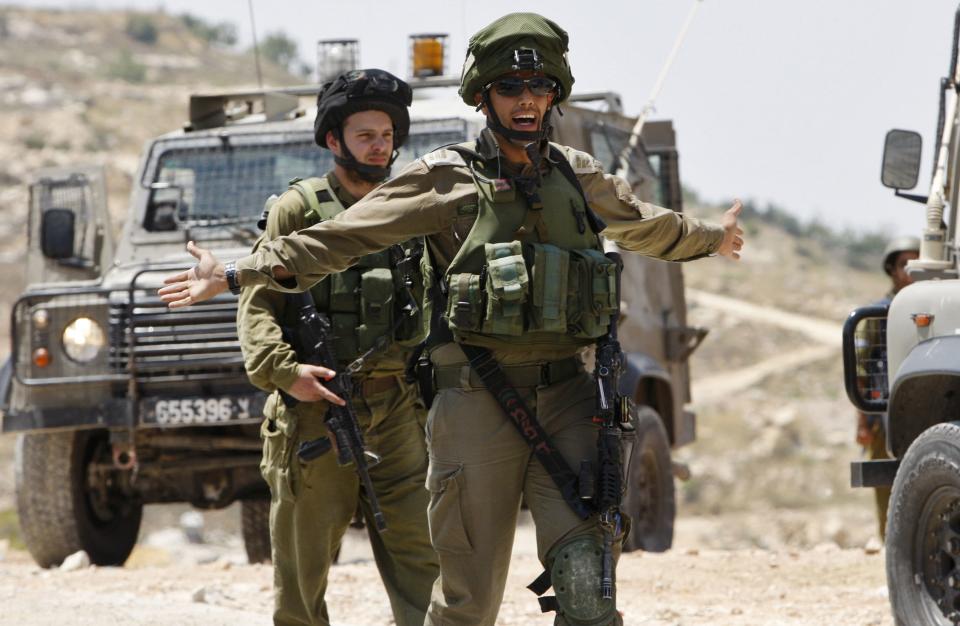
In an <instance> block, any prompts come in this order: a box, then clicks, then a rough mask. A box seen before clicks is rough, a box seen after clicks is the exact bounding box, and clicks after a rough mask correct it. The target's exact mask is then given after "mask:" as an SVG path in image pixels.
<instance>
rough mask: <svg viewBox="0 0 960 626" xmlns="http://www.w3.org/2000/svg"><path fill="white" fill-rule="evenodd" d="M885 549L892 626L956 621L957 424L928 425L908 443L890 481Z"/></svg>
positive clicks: (959, 603) (959, 544)
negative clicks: (908, 445)
mask: <svg viewBox="0 0 960 626" xmlns="http://www.w3.org/2000/svg"><path fill="white" fill-rule="evenodd" d="M886 547H887V586H888V589H889V593H890V604H891V607H892V608H893V615H894V619H895V620H896V623H897V624H899V625H900V626H927V625H930V626H933V625H937V626H939V625H941V624H942V625H944V626H953V625H954V624H956V623H957V622H958V621H960V424H958V423H956V422H954V423H948V424H938V425H937V426H933V427H931V428H929V429H927V430H926V431H925V432H924V433H923V434H921V435H920V436H919V437H917V439H916V440H915V441H914V442H913V443H912V444H911V445H910V448H909V449H908V450H907V453H906V454H905V455H904V457H903V459H902V461H901V463H900V468H899V469H898V470H897V476H896V478H895V479H894V482H893V492H892V493H891V496H890V508H889V512H888V514H887V538H886ZM950 583H953V584H952V585H951V584H950ZM947 613H953V615H952V616H951V617H952V618H954V619H951V618H950V617H947Z"/></svg>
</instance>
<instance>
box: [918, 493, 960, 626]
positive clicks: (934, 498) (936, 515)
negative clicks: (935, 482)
mask: <svg viewBox="0 0 960 626" xmlns="http://www.w3.org/2000/svg"><path fill="white" fill-rule="evenodd" d="M914 539H915V540H914V554H915V555H916V558H917V559H919V560H920V561H921V562H919V563H915V568H914V571H916V572H922V581H923V590H924V591H925V593H922V594H921V595H922V604H923V607H924V609H925V612H926V613H927V615H928V616H929V621H930V623H942V624H946V623H950V624H960V488H957V487H952V486H949V487H941V488H939V489H937V490H936V491H934V492H933V493H932V494H931V495H930V497H929V498H928V499H927V501H926V502H925V503H924V506H923V511H922V513H921V517H920V523H919V524H917V527H916V531H915V535H914ZM918 582H919V581H918ZM944 618H946V621H944Z"/></svg>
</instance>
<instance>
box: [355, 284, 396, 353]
mask: <svg viewBox="0 0 960 626" xmlns="http://www.w3.org/2000/svg"><path fill="white" fill-rule="evenodd" d="M394 289H395V287H394V284H393V273H392V272H391V271H390V270H389V269H387V268H375V269H368V270H366V271H365V272H364V273H363V275H362V277H361V279H360V310H361V319H362V320H363V324H361V325H360V326H359V327H358V328H357V343H358V345H359V347H360V350H367V349H369V348H370V347H372V346H373V345H374V343H375V342H376V341H377V339H379V338H380V337H383V336H384V335H386V334H387V333H389V332H390V329H391V324H392V319H393V297H394V296H393V294H394Z"/></svg>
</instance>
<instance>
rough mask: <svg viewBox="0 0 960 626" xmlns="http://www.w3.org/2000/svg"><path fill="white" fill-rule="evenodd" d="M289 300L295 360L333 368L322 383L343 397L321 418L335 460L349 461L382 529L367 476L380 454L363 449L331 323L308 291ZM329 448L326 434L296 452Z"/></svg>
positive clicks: (308, 454)
mask: <svg viewBox="0 0 960 626" xmlns="http://www.w3.org/2000/svg"><path fill="white" fill-rule="evenodd" d="M290 301H292V302H295V303H296V306H297V309H298V321H299V323H298V324H297V327H296V328H294V329H284V331H285V335H287V336H288V337H287V338H288V340H290V343H291V344H292V345H293V347H294V350H296V352H297V360H299V361H300V362H301V363H307V364H310V365H320V366H323V367H326V368H329V369H332V370H337V374H336V375H335V376H334V377H333V379H331V380H329V381H325V382H324V386H325V387H326V388H327V389H329V390H330V391H331V392H333V393H335V394H336V395H338V396H339V397H341V398H343V400H344V402H346V404H345V405H344V406H340V405H337V404H333V403H331V404H330V408H328V409H327V415H326V416H325V417H324V418H323V420H324V423H325V424H326V425H327V430H329V431H330V433H331V434H332V435H333V437H334V440H335V441H334V444H333V445H334V446H335V448H336V452H337V464H339V465H341V466H344V465H350V464H351V463H353V465H354V468H355V470H356V472H357V476H359V477H360V483H361V484H362V485H363V489H364V491H366V493H367V497H368V498H369V499H370V510H371V511H372V512H373V520H374V523H375V524H376V526H377V530H378V531H381V532H382V531H384V530H386V529H387V522H386V520H385V519H384V517H383V511H381V510H380V504H379V502H377V494H376V492H374V490H373V482H372V481H371V480H370V472H369V465H376V464H377V463H379V462H380V457H379V456H377V455H376V454H374V453H373V452H370V451H369V450H367V449H366V446H365V444H364V441H363V433H362V432H361V430H360V425H359V424H358V423H357V414H356V413H355V412H354V410H353V405H352V404H351V403H350V394H351V390H352V386H353V384H352V381H351V379H350V376H351V372H350V370H349V369H348V370H346V371H342V372H341V371H339V368H338V367H337V359H336V355H335V354H334V352H333V328H332V325H331V324H330V320H329V319H327V316H325V315H323V314H321V313H319V312H318V311H317V306H316V304H314V302H313V297H312V296H311V295H310V292H309V291H305V292H303V293H298V294H291V296H290ZM280 393H281V396H282V397H283V402H284V404H286V405H287V406H288V407H293V406H296V405H297V404H298V403H299V401H298V400H297V399H296V398H294V397H293V396H291V395H289V394H287V393H285V392H283V391H281V392H280ZM330 448H331V442H330V440H329V439H328V438H327V437H321V438H319V439H314V440H312V441H304V442H302V443H301V444H300V447H299V448H298V449H297V456H298V457H299V458H300V460H301V461H304V462H307V461H312V460H313V459H316V458H318V457H320V456H322V455H324V454H326V453H327V452H329V451H330ZM368 459H369V463H368Z"/></svg>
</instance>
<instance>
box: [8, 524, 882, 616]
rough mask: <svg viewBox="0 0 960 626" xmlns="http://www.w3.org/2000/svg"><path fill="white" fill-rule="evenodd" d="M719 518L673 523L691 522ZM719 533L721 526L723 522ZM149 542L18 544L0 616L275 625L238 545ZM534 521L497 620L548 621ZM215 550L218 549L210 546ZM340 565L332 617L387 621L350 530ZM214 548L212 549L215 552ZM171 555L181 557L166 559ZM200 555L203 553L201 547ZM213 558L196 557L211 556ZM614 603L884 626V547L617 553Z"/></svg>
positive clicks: (263, 576) (652, 610)
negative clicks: (58, 564)
mask: <svg viewBox="0 0 960 626" xmlns="http://www.w3.org/2000/svg"><path fill="white" fill-rule="evenodd" d="M705 523H706V524H718V525H723V524H724V523H730V520H727V521H726V522H725V521H724V520H723V519H720V518H717V519H710V520H705V519H701V520H697V519H693V520H680V522H679V528H678V538H679V540H680V543H681V544H683V543H686V541H685V540H684V539H683V537H684V535H689V534H690V533H689V532H688V529H689V528H690V526H691V525H700V528H699V529H698V531H697V532H702V531H703V528H702V525H703V524H705ZM718 530H719V529H718ZM152 543H155V542H151V541H147V542H146V543H145V544H144V545H141V546H139V547H138V548H137V551H136V552H135V553H134V556H133V558H132V559H131V563H130V565H129V566H128V567H125V568H89V569H83V570H79V571H73V572H63V571H59V570H40V569H39V568H37V567H35V566H34V565H33V564H32V562H31V561H30V560H29V557H28V556H27V555H26V554H25V553H23V552H10V551H8V552H7V554H6V558H5V560H4V561H2V562H0V623H2V624H11V625H12V624H17V625H23V626H35V625H41V624H43V625H46V624H71V625H76V626H88V625H89V626H93V625H94V624H96V625H101V624H123V625H124V626H141V625H142V626H147V625H167V624H170V625H177V626H188V625H197V626H201V625H202V626H219V625H223V626H247V625H250V626H253V625H260V626H265V625H266V624H269V623H270V603H271V594H270V585H271V571H270V568H269V567H268V566H263V565H255V566H251V565H240V564H239V562H240V561H242V555H241V554H240V549H239V546H237V545H233V546H232V547H222V548H220V549H219V551H218V550H217V549H216V548H214V547H209V546H208V547H207V548H206V550H207V552H206V553H204V552H202V551H201V550H202V548H195V549H194V550H195V551H194V552H193V553H191V552H189V551H182V550H181V551H178V550H173V551H172V552H171V551H170V550H164V549H161V548H158V547H152V546H151V544H152ZM533 543H534V542H533V537H532V526H530V525H529V524H525V525H521V526H520V527H519V532H518V533H517V540H516V544H515V549H514V558H513V562H512V566H511V572H510V577H509V580H508V583H507V590H506V595H505V599H504V602H503V606H502V608H501V611H500V618H499V620H498V622H497V623H498V624H502V625H503V626H528V625H529V626H533V625H542V626H546V625H547V624H550V623H552V622H551V620H550V619H549V617H545V616H542V615H541V614H540V613H539V611H538V609H537V603H536V600H535V598H534V596H533V595H532V594H531V593H530V592H529V591H527V590H526V589H525V588H524V587H525V586H526V585H527V584H528V583H529V582H530V581H532V580H533V579H534V578H535V577H536V576H537V575H538V574H539V573H540V572H539V567H540V566H539V563H538V561H537V559H536V555H535V554H534V553H533V550H532V549H531V546H533ZM210 550H214V554H210V553H209V551H210ZM344 550H345V551H344V555H345V557H344V560H345V563H343V564H341V565H339V566H337V567H335V568H334V569H333V572H332V579H331V582H330V591H329V592H328V601H329V603H330V613H331V616H332V618H333V623H334V624H337V625H338V626H386V625H388V624H391V623H393V622H392V620H391V618H390V613H389V607H388V604H387V600H386V597H385V596H384V593H383V590H382V587H381V585H380V582H379V580H378V579H377V575H376V568H375V567H374V565H373V562H372V560H371V556H370V553H369V549H367V548H366V546H365V541H364V538H363V537H362V535H360V534H359V533H357V534H353V535H351V536H350V537H349V538H348V542H347V544H346V546H345V549H344ZM217 551H218V552H219V553H216V552H217ZM171 554H172V555H173V556H174V557H175V558H177V559H178V560H177V561H176V562H173V563H170V562H169V559H170V557H171ZM201 555H204V556H201ZM211 557H212V558H213V560H212V561H211V562H208V563H203V564H200V563H197V562H196V561H198V560H200V561H203V560H208V559H210V558H211ZM618 573H619V594H620V597H619V604H620V607H621V609H622V610H623V612H624V616H625V624H628V625H630V626H634V625H642V624H657V625H674V626H680V625H683V626H699V625H704V626H705V625H708V624H709V625H711V626H717V625H727V624H729V625H731V626H774V625H781V624H782V625H791V626H794V625H796V626H800V625H803V626H814V625H816V626H821V625H823V624H854V625H858V626H861V625H862V626H868V625H873V626H881V625H882V626H888V625H890V624H892V620H891V619H890V618H889V617H888V610H887V600H886V588H885V585H884V578H883V555H882V553H872V554H871V553H868V551H866V550H864V549H862V548H861V549H848V550H841V549H840V548H838V547H836V545H833V544H823V545H821V546H817V547H815V548H813V549H809V550H803V551H798V550H791V549H787V548H784V549H777V550H746V549H744V550H706V549H703V550H699V549H695V548H692V547H686V548H685V547H683V546H682V545H681V546H679V547H678V548H677V549H675V550H673V551H671V552H669V553H666V554H645V553H632V554H628V555H624V557H623V559H622V561H621V563H620V566H619V568H618Z"/></svg>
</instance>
